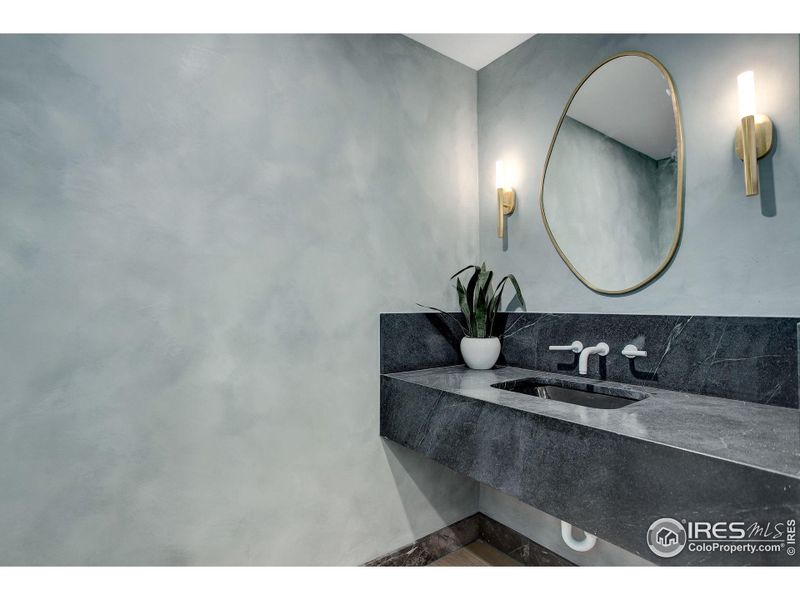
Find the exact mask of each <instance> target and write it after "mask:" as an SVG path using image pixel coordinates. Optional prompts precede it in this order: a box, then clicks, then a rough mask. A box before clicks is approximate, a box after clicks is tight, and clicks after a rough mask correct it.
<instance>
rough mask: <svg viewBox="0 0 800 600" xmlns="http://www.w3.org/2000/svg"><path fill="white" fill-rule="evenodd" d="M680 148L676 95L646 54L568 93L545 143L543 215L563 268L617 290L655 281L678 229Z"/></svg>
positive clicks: (610, 66) (624, 58) (620, 61)
mask: <svg viewBox="0 0 800 600" xmlns="http://www.w3.org/2000/svg"><path fill="white" fill-rule="evenodd" d="M682 161H683V142H682V135H681V128H680V114H679V112H678V106H677V101H676V100H675V90H674V86H673V84H672V81H671V79H670V77H669V73H667V71H666V69H664V67H663V66H662V65H661V64H660V63H658V61H656V60H655V59H654V58H653V57H650V56H648V55H645V54H641V53H626V54H624V55H618V56H615V57H612V58H611V59H609V60H607V61H606V62H604V63H603V64H602V65H601V66H599V67H597V68H596V69H595V70H593V71H592V72H591V73H590V74H589V75H588V76H587V77H586V78H585V79H584V81H583V82H582V84H581V85H580V86H579V87H578V89H577V90H576V91H575V92H574V93H573V96H572V98H571V99H570V101H569V102H568V105H567V107H566V109H565V111H564V114H563V116H562V119H561V122H560V124H559V127H558V129H557V131H556V133H555V136H554V138H553V142H552V143H551V148H550V153H549V156H548V160H547V164H546V165H545V177H544V181H543V184H542V197H541V204H542V216H543V218H544V221H545V225H546V227H547V229H548V233H549V234H550V237H551V239H552V241H553V243H554V245H555V246H556V249H557V250H558V252H559V254H560V255H561V257H562V258H563V259H564V261H565V263H566V264H567V266H569V268H570V269H572V271H573V272H574V273H575V274H576V275H577V276H578V277H579V278H580V279H581V281H583V282H584V283H585V284H586V285H588V286H589V287H591V288H592V289H594V290H596V291H600V292H605V293H612V294H613V293H623V292H627V291H631V290H632V289H635V288H637V287H640V286H642V285H644V284H645V283H647V282H648V281H650V280H651V279H652V278H653V277H655V276H656V275H657V274H658V273H659V272H660V271H661V270H663V269H664V267H665V266H666V265H667V263H668V262H669V260H670V258H671V256H672V254H673V253H674V251H675V247H676V245H677V241H678V238H679V233H680V226H681V223H680V221H681V211H682V199H681V196H682V184H681V180H682Z"/></svg>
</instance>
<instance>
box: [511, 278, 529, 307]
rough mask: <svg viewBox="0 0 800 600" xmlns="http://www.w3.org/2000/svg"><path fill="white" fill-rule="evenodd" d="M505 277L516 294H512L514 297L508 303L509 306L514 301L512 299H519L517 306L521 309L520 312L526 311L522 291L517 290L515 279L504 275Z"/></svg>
mask: <svg viewBox="0 0 800 600" xmlns="http://www.w3.org/2000/svg"><path fill="white" fill-rule="evenodd" d="M506 277H507V278H508V280H509V281H510V282H511V283H512V285H513V286H514V290H516V293H515V294H514V297H512V298H511V301H509V304H511V302H513V301H514V298H519V305H520V306H521V307H522V310H528V308H527V307H526V306H525V298H523V297H522V290H521V289H519V284H518V283H517V278H516V277H514V276H513V275H506Z"/></svg>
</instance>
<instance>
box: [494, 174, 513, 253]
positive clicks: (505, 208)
mask: <svg viewBox="0 0 800 600" xmlns="http://www.w3.org/2000/svg"><path fill="white" fill-rule="evenodd" d="M494 167H495V186H496V187H497V237H499V238H500V239H502V238H504V237H505V235H506V229H505V218H506V216H507V215H510V214H511V213H513V212H514V208H515V206H516V193H515V192H514V190H513V188H511V187H509V185H508V181H507V180H506V170H505V165H504V164H503V161H502V160H498V161H497V162H496V163H495V165H494Z"/></svg>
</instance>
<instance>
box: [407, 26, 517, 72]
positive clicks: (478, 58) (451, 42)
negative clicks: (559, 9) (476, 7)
mask: <svg viewBox="0 0 800 600" xmlns="http://www.w3.org/2000/svg"><path fill="white" fill-rule="evenodd" d="M406 36H408V37H410V38H411V39H412V40H416V41H417V42H419V43H420V44H424V45H425V46H428V48H433V49H434V50H436V51H437V52H439V53H441V54H444V55H445V56H448V57H450V58H452V59H453V60H457V61H458V62H460V63H461V64H463V65H467V66H468V67H472V68H473V69H475V70H476V71H477V70H478V69H482V68H483V67H485V66H486V65H488V64H489V63H490V62H492V61H493V60H495V59H496V58H500V57H501V56H503V54H505V53H506V52H508V51H509V50H511V49H513V48H516V47H517V46H519V45H520V44H521V43H522V42H524V41H525V40H527V39H528V38H530V37H533V34H532V33H407V34H406Z"/></svg>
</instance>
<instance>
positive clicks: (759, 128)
mask: <svg viewBox="0 0 800 600" xmlns="http://www.w3.org/2000/svg"><path fill="white" fill-rule="evenodd" d="M736 83H737V86H738V92H739V96H738V99H739V119H741V125H740V126H739V127H738V128H737V131H736V155H737V156H738V157H739V158H741V159H742V163H743V166H744V193H745V195H747V196H755V195H757V194H758V192H759V181H758V159H759V158H761V157H762V156H765V155H766V154H767V153H768V152H769V151H770V149H771V148H772V121H770V119H769V117H767V116H766V115H759V114H758V113H757V112H756V86H755V76H754V75H753V72H752V71H745V72H744V73H740V74H739V76H738V77H737V78H736Z"/></svg>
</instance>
